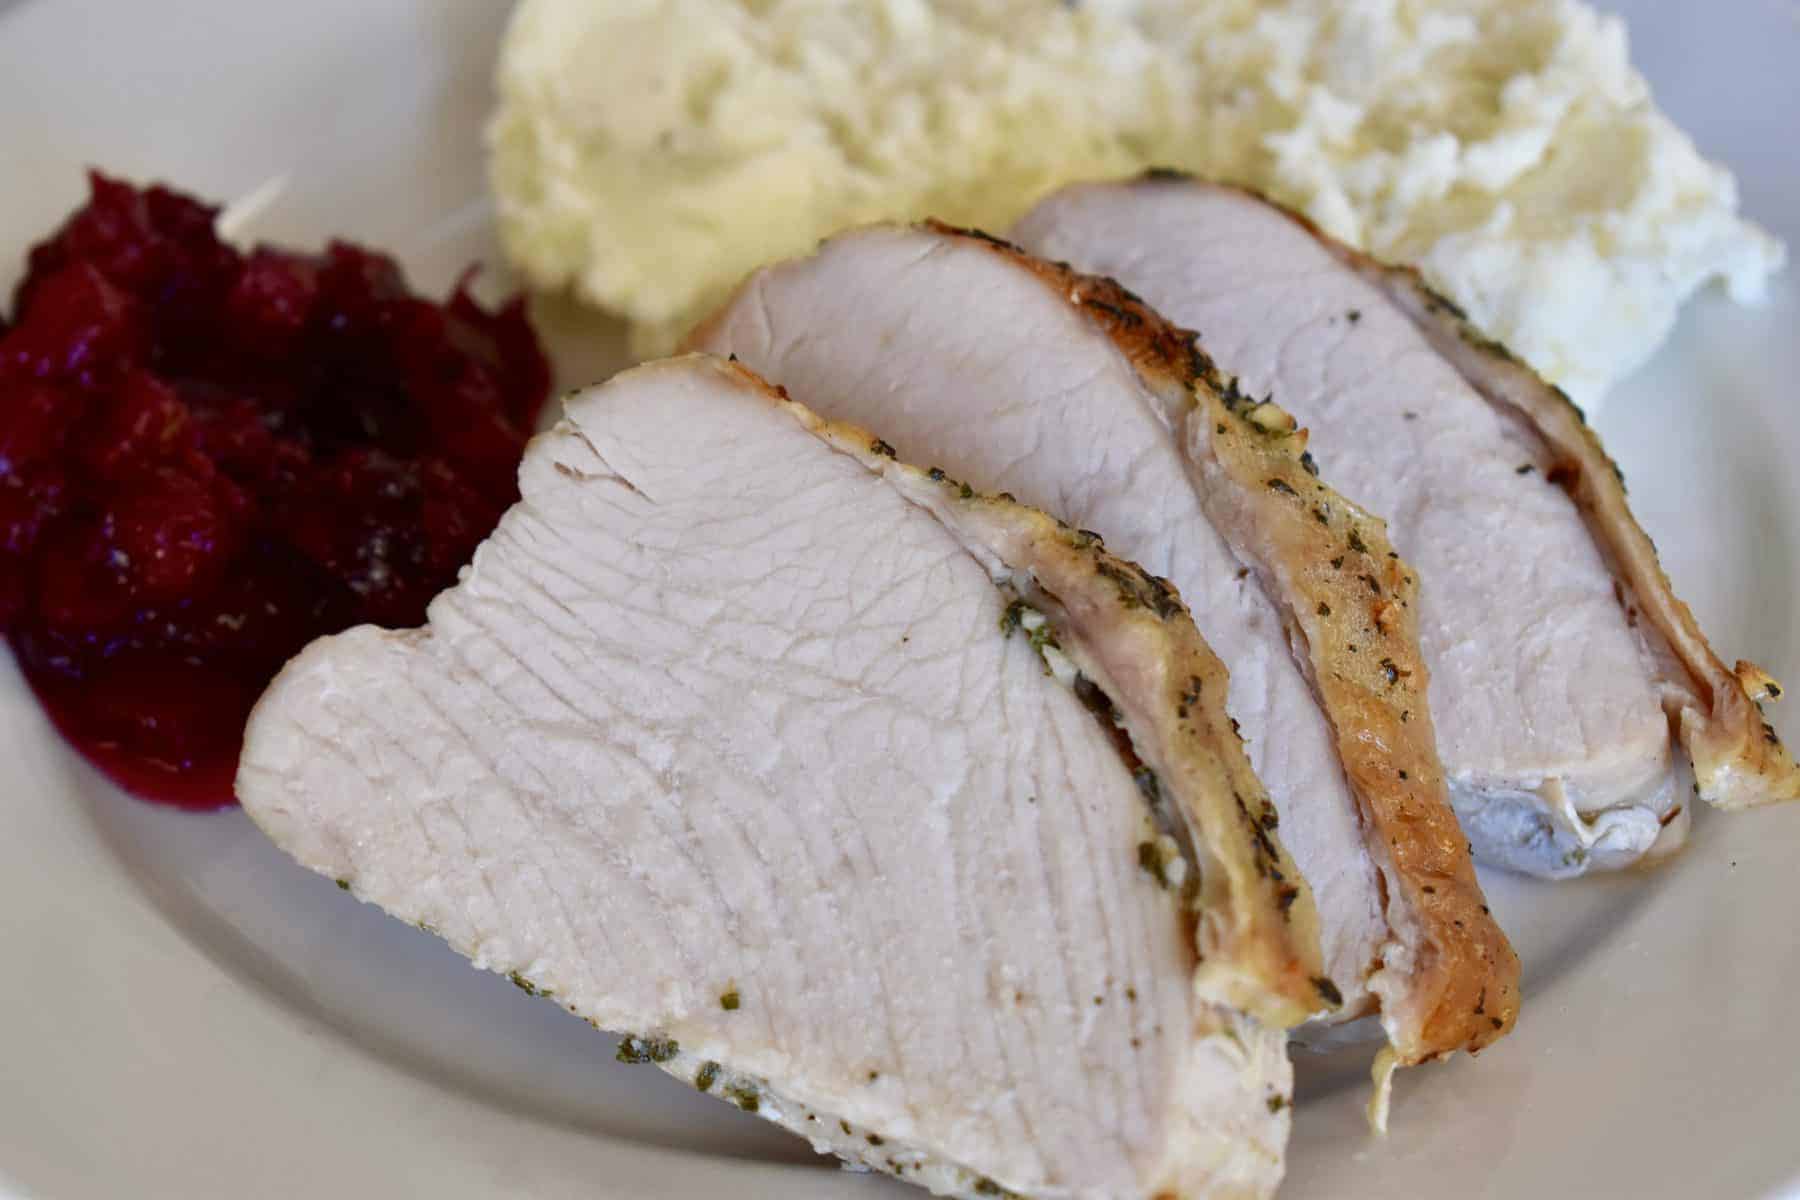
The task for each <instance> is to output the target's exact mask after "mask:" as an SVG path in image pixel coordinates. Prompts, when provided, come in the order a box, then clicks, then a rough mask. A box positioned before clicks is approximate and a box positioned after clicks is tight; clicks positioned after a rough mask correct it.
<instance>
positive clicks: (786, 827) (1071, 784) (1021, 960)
mask: <svg viewBox="0 0 1800 1200" xmlns="http://www.w3.org/2000/svg"><path fill="white" fill-rule="evenodd" d="M520 481H521V492H522V497H523V498H522V499H521V501H520V502H519V503H518V504H517V505H515V506H514V508H513V509H512V510H511V511H510V512H509V513H508V514H507V515H506V516H505V518H504V519H503V520H502V521H501V522H500V525H499V527H498V528H497V529H496V530H495V532H494V534H493V536H492V537H491V538H489V540H488V541H487V542H486V543H485V544H484V545H483V546H482V548H481V549H480V551H479V552H478V553H477V555H476V558H475V561H474V564H473V566H472V567H471V568H470V569H469V570H468V571H467V572H466V573H465V575H464V577H463V579H462V581H461V582H460V583H459V584H458V585H457V586H456V587H454V588H452V589H451V590H450V591H448V592H445V593H444V594H443V595H441V596H439V597H438V598H437V599H436V600H435V601H434V602H433V603H432V606H431V609H430V623H429V625H428V626H427V627H426V628H424V629H420V630H413V631H407V632H387V631H380V630H376V629H372V628H362V629H356V630H352V631H350V632H349V633H346V634H343V635H341V636H338V637H333V638H328V639H325V640H323V641H320V642H317V643H315V644H314V645H312V646H311V647H309V648H308V649H307V650H306V651H305V652H304V653H303V654H301V655H300V657H299V658H297V659H296V660H295V661H294V662H293V663H292V664H290V665H289V666H288V668H287V669H286V670H285V671H284V672H283V673H282V674H281V676H280V677H279V678H278V679H277V680H276V682H275V683H274V685H273V686H272V687H271V688H270V690H269V692H268V694H267V695H266V696H264V698H263V700H262V702H261V703H260V704H259V705H258V707H257V709H256V711H255V713H254V715H253V717H252V719H251V722H250V726H249V730H248V733H247V736H246V742H245V750H244V758H243V762H242V765H241V768H240V773H239V777H238V794H239V796H240V797H241V799H242V801H243V804H244V808H245V809H246V810H247V811H248V812H249V813H250V815H251V816H252V817H253V818H254V819H255V820H256V822H257V823H258V824H259V825H260V826H261V827H262V828H263V829H264V830H266V831H267V833H268V834H269V836H270V837H271V838H273V839H274V841H275V842H276V843H277V844H278V845H280V846H281V847H282V848H283V849H284V850H286V851H287V852H288V853H290V854H292V855H293V856H294V857H295V858H296V859H298V860H299V861H300V862H301V863H303V864H305V865H306V866H308V867H310V868H312V869H313V870H315V871H319V872H321V873H323V874H325V875H327V876H330V877H333V878H335V879H337V880H338V881H339V882H340V885H341V886H344V887H347V888H348V889H350V890H351V891H353V892H354V893H355V894H356V895H358V896H359V897H361V898H363V899H364V900H367V901H370V902H372V903H375V904H378V905H380V906H381V907H382V908H384V909H386V910H387V911H388V912H390V913H392V914H394V915H395V916H398V917H400V918H401V919H403V920H406V921H409V922H413V923H416V924H418V925H420V926H421V927H424V928H428V929H430V930H432V931H433V932H436V933H437V934H438V935H439V936H441V937H443V938H444V939H446V940H447V941H448V942H449V943H450V944H451V945H452V946H454V947H455V948H456V949H457V950H459V951H461V952H462V953H464V954H466V955H468V956H469V957H470V958H472V959H473V960H474V961H475V963H476V965H478V966H481V967H485V968H488V969H490V970H494V971H499V972H503V973H509V974H511V976H512V978H513V980H514V982H516V983H519V984H520V985H521V986H524V987H527V988H529V989H531V990H533V991H536V992H541V993H542V994H544V995H546V996H549V997H551V998H552V999H554V1001H555V1002H556V1003H558V1004H561V1005H564V1006H566V1007H567V1008H568V1009H569V1010H570V1011H571V1012H574V1013H577V1014H579V1015H581V1016H583V1017H585V1018H587V1019H588V1020H590V1021H591V1022H593V1023H594V1024H596V1025H597V1026H601V1027H604V1028H607V1029H614V1030H630V1031H632V1033H631V1035H630V1036H628V1037H627V1038H626V1039H625V1040H624V1042H623V1043H622V1044H621V1047H620V1051H619V1053H620V1057H621V1058H624V1059H627V1060H629V1061H634V1062H650V1063H655V1064H656V1065H659V1066H661V1067H662V1068H663V1069H664V1070H666V1071H669V1072H671V1073H672V1074H674V1075H676V1076H677V1077H679V1078H682V1079H684V1080H687V1081H689V1082H691V1083H692V1084H693V1085H694V1086H695V1087H698V1088H699V1089H700V1090H702V1091H705V1092H708V1093H711V1094H714V1095H717V1096H720V1097H722V1098H724V1099H726V1100H728V1101H731V1102H733V1103H736V1104H738V1105H739V1106H740V1107H742V1108H745V1109H747V1110H749V1111H752V1112H755V1113H757V1114H758V1115H760V1116H762V1117H764V1118H767V1119H769V1120H772V1121H775V1122H776V1123H778V1124H780V1125H782V1126H784V1127H786V1128H788V1129H790V1130H792V1131H794V1132H795V1133H798V1134H800V1135H802V1136H803V1137H806V1138H808V1139H809V1140H810V1141H811V1142H812V1144H813V1145H814V1146H815V1148H817V1149H819V1150H820V1151H821V1152H830V1153H833V1154H837V1155H841V1156H843V1157H844V1158H846V1159H849V1160H851V1161H853V1162H856V1163H860V1164H865V1165H867V1166H870V1167H873V1168H876V1169H879V1170H883V1171H888V1172H891V1173H893V1174H895V1175H898V1176H899V1177H901V1178H902V1179H905V1180H908V1181H911V1182H915V1183H921V1184H924V1185H927V1186H929V1187H931V1188H933V1189H935V1190H939V1191H943V1192H946V1193H950V1194H954V1195H963V1196H987V1195H994V1194H998V1193H999V1192H1000V1191H1002V1190H1004V1191H1006V1192H1008V1193H1016V1194H1020V1195H1028V1196H1044V1197H1133V1196H1145V1197H1148V1196H1159V1197H1160V1196H1187V1197H1200V1196H1266V1195H1268V1194H1270V1192H1271V1191H1272V1190H1273V1189H1274V1187H1275V1185H1276V1182H1277V1181H1278V1179H1279V1177H1280V1174H1281V1155H1282V1150H1283V1146H1284V1143H1285V1139H1286V1136H1287V1130H1288V1117H1289V1114H1288V1101H1289V1088H1290V1073H1289V1067H1288V1065H1287V1062H1286V1059H1285V1046H1284V1042H1285V1035H1284V1034H1283V1033H1281V1032H1280V1031H1281V1030H1282V1028H1283V1027H1284V1026H1287V1025H1290V1024H1293V1023H1295V1022H1297V1021H1300V1020H1303V1019H1305V1018H1306V1017H1308V1016H1309V1015H1311V1014H1313V1013H1315V1012H1317V1011H1319V1010H1320V1009H1321V1008H1322V1007H1323V1006H1324V1004H1325V1001H1324V1000H1323V999H1322V993H1326V994H1328V993H1329V992H1330V987H1329V984H1328V983H1324V982H1323V980H1322V978H1321V977H1320V970H1321V968H1320V964H1319V955H1318V943H1317V933H1316V924H1317V917H1316V914H1315V913H1314V909H1313V900H1312V897H1311V895H1310V893H1309V892H1308V891H1307V888H1306V886H1305V884H1304V882H1303V881H1302V879H1301V877H1300V875H1299V872H1298V870H1297V869H1296V867H1295V865H1294V863H1293V861H1292V860H1291V859H1290V858H1289V857H1288V856H1287V854H1286V852H1285V851H1284V850H1283V849H1282V846H1281V843H1280V840H1279V835H1278V833H1277V829H1276V825H1277V821H1276V816H1275V811H1274V809H1273V807H1272V806H1271V804H1270V802H1269V799H1268V797H1267V795H1266V793H1265V792H1264V791H1263V789H1262V788H1261V786H1260V785H1259V784H1258V782H1257V780H1256V778H1255V776H1254V775H1253V774H1252V773H1251V770H1250V767H1249V764H1248V762H1247V760H1246V758H1245V756H1244V754H1243V751H1242V749H1241V746H1240V744H1239V742H1238V739H1237V736H1236V734H1235V733H1234V732H1233V731H1232V728H1231V724H1230V718H1229V717H1227V716H1226V715H1225V711H1224V708H1223V702H1222V700H1223V694H1224V691H1225V688H1226V679H1225V674H1224V670H1223V668H1222V667H1221V666H1220V664H1219V662H1218V660H1217V659H1216V658H1214V657H1213V656H1212V654H1211V653H1210V652H1209V651H1208V650H1207V649H1206V647H1205V645H1204V644H1203V643H1202V642H1201V640H1200V638H1199V635H1198V634H1197V633H1196V632H1195V630H1194V627H1193V624H1192V622H1191V621H1190V620H1189V618H1188V616H1187V614H1186V612H1185V610H1184V609H1183V608H1182V606H1181V605H1180V603H1179V602H1178V600H1177V598H1176V597H1175V595H1174V594H1173V593H1172V592H1171V591H1170V590H1169V589H1168V588H1167V587H1166V586H1164V585H1163V584H1162V583H1161V582H1160V581H1159V580H1157V579H1155V578H1153V577H1150V576H1148V575H1146V574H1145V573H1144V572H1142V571H1141V570H1139V569H1138V568H1136V567H1134V566H1132V565H1130V564H1128V563H1126V562H1123V561H1121V560H1119V559H1116V558H1114V557H1113V556H1111V555H1110V554H1108V553H1106V552H1105V551H1104V549H1103V548H1101V547H1100V545H1099V544H1098V541H1097V539H1095V538H1093V537H1091V536H1088V535H1084V534H1081V533H1078V532H1077V531H1075V530H1072V529H1069V528H1067V527H1066V526H1059V525H1058V524H1057V523H1055V522H1053V521H1051V520H1050V519H1048V518H1047V517H1045V516H1044V515H1043V514H1041V513H1038V512H1035V511H1032V510H1029V509H1026V508H1023V507H1022V506H1020V505H1018V504H1016V503H1013V502H1011V501H1009V500H1004V499H991V498H986V497H983V496H981V495H978V494H976V493H975V492H974V491H973V489H971V488H969V487H967V486H966V485H963V484H961V483H958V482H957V481H955V480H954V479H951V478H949V477H948V476H946V475H944V474H943V473H941V472H934V473H932V474H930V475H927V474H926V473H924V472H921V471H918V470H915V469H913V468H911V467H907V466H904V465H902V464H900V463H898V462H897V461H895V459H894V457H893V451H892V449H890V448H889V447H888V445H887V444H886V443H884V442H882V441H880V440H878V439H876V438H874V437H872V436H871V435H870V434H868V433H866V432H864V431H862V430H858V429H854V428H850V427H847V426H838V425H829V424H826V423H824V422H822V421H821V420H819V419H818V418H817V417H815V416H814V415H813V414H812V413H810V412H809V411H807V410H806V409H804V408H802V407H800V406H799V405H797V404H793V403H790V402H788V401H786V400H785V399H784V398H782V397H781V396H779V395H777V394H776V393H775V392H773V391H771V390H770V389H768V388H767V387H766V386H765V385H764V384H762V383H761V382H760V381H759V380H757V379H756V378H755V377H754V376H752V375H750V374H749V373H748V372H747V371H744V370H743V369H741V368H739V367H735V366H730V365H727V364H726V363H724V362H723V361H720V360H717V359H709V358H703V357H692V358H687V359H681V360H674V361H671V362H666V363H660V364H654V365H651V366H647V367H643V368H639V369H637V370H634V371H630V372H627V373H626V374H624V375H621V376H619V377H618V378H617V379H615V380H614V381H613V382H611V383H609V384H607V385H605V386H603V387H599V388H596V389H592V390H590V391H588V392H586V393H583V394H581V395H578V396H576V397H574V398H573V399H571V400H570V401H569V402H568V404H567V409H566V415H565V417H564V419H563V421H562V423H561V424H559V425H558V426H557V427H556V428H555V429H554V430H553V431H552V432H550V433H548V434H546V435H544V436H543V437H541V438H539V439H538V440H537V441H535V442H534V443H533V444H532V446H531V448H530V450H529V452H528V453H527V455H526V457H525V462H524V465H523V467H522V468H521V472H520Z"/></svg>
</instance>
